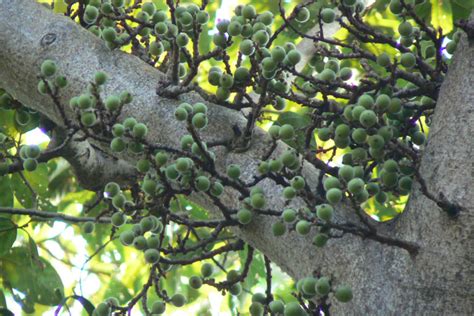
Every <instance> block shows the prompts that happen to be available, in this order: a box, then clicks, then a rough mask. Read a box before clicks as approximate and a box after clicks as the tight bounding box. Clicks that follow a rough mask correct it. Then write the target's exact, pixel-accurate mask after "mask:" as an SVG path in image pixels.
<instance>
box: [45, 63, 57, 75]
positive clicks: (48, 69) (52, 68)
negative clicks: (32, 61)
mask: <svg viewBox="0 0 474 316" xmlns="http://www.w3.org/2000/svg"><path fill="white" fill-rule="evenodd" d="M56 69H57V66H56V63H55V62H54V61H52V60H50V59H47V60H45V61H43V63H42V64H41V74H42V75H43V76H45V77H51V76H53V75H54V74H55V73H56Z"/></svg>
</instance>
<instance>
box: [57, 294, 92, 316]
mask: <svg viewBox="0 0 474 316" xmlns="http://www.w3.org/2000/svg"><path fill="white" fill-rule="evenodd" d="M70 298H72V299H75V300H76V301H78V302H79V303H81V305H82V306H83V307H84V309H85V310H86V312H87V314H88V315H89V316H91V315H92V313H93V312H94V309H95V307H94V305H92V303H91V302H90V301H89V300H88V299H86V298H85V297H83V296H80V295H71V296H68V297H65V298H63V300H62V301H61V303H60V304H59V306H58V308H56V311H55V312H54V315H59V312H60V311H61V309H62V308H63V306H64V304H66V302H67V300H68V299H70Z"/></svg>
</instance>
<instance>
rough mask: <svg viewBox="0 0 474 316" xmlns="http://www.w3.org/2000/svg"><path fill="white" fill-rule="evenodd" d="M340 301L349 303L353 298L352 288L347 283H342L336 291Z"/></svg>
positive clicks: (335, 294)
mask: <svg viewBox="0 0 474 316" xmlns="http://www.w3.org/2000/svg"><path fill="white" fill-rule="evenodd" d="M334 296H336V299H337V300H338V301H339V302H342V303H347V302H349V301H350V300H352V289H351V288H350V287H348V286H346V285H340V286H339V287H338V288H337V289H336V292H335V293H334Z"/></svg>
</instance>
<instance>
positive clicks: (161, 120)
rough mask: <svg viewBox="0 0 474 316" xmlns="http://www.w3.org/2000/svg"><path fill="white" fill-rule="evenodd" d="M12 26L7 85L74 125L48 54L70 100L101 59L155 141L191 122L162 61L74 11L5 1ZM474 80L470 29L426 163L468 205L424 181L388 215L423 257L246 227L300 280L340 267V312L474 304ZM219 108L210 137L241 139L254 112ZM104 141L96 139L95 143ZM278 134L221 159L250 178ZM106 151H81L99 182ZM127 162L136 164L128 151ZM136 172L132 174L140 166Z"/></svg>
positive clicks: (262, 223) (336, 274) (2, 22)
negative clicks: (139, 54) (41, 86)
mask: <svg viewBox="0 0 474 316" xmlns="http://www.w3.org/2000/svg"><path fill="white" fill-rule="evenodd" d="M0 30H1V31H0V43H2V44H1V46H0V86H2V87H3V88H5V89H6V90H7V91H8V92H9V93H11V94H12V95H13V96H14V97H15V98H17V99H18V100H19V101H21V102H22V103H24V104H25V105H26V106H29V107H31V108H34V109H36V110H38V111H40V112H42V113H43V114H45V115H47V116H48V117H49V118H50V119H51V120H53V121H54V122H56V123H57V124H59V125H61V124H62V121H61V117H60V115H59V113H58V112H57V110H56V109H55V107H54V105H53V103H52V101H51V99H50V98H49V97H45V96H41V95H39V93H37V92H36V85H37V77H36V74H37V73H38V71H39V66H40V64H41V62H42V61H43V60H45V59H47V58H49V59H53V60H55V61H56V62H57V63H58V65H59V69H60V72H61V73H62V74H63V75H65V76H66V77H67V78H68V80H69V81H70V82H71V85H70V87H69V88H67V89H66V90H65V92H64V93H62V95H61V98H60V100H61V103H62V104H67V103H68V100H69V98H71V97H72V96H74V95H78V94H80V93H81V92H82V91H83V89H85V87H86V85H87V82H88V80H90V79H92V78H93V75H94V73H95V72H96V71H97V70H103V71H105V72H107V73H108V74H109V76H110V78H111V80H110V83H109V84H107V85H106V86H105V91H104V92H105V94H106V95H108V94H111V93H118V92H120V91H123V90H128V91H130V92H131V93H132V94H133V95H134V96H135V99H134V102H133V103H132V104H131V105H128V106H126V107H125V108H124V111H123V115H122V117H126V116H134V117H136V118H137V119H138V120H140V121H142V122H145V123H146V124H147V125H148V126H149V129H150V135H149V137H148V140H149V141H151V142H153V143H157V144H162V145H167V146H174V147H177V145H178V140H179V138H180V137H181V135H183V134H184V133H185V128H184V126H182V125H181V124H177V123H175V121H174V119H173V109H174V108H175V107H176V106H177V105H178V104H179V103H180V102H181V101H180V100H171V99H164V98H161V97H159V96H157V95H156V92H155V89H156V86H157V83H158V82H159V81H160V79H162V78H163V76H164V75H163V74H162V73H160V72H159V71H157V70H156V69H153V68H151V67H150V66H148V65H146V64H145V63H143V62H142V61H140V60H139V59H138V58H136V57H133V56H130V55H126V54H124V53H122V52H119V51H110V50H109V49H107V48H106V47H105V45H104V44H103V43H102V41H101V40H100V39H98V38H96V37H94V36H93V35H92V34H90V33H88V32H87V31H86V30H84V29H81V28H80V27H79V26H78V25H76V24H75V23H74V22H72V21H70V20H68V19H67V18H65V17H61V16H58V15H54V14H53V13H51V12H50V11H48V10H46V9H45V8H43V7H42V6H40V5H38V4H36V3H35V2H34V1H31V0H9V1H8V0H3V1H0ZM473 86H474V45H471V46H468V45H467V43H466V41H464V40H463V44H461V45H460V47H459V49H458V52H457V53H456V56H455V60H454V63H453V64H452V66H451V69H450V72H449V75H448V77H447V79H446V82H445V83H444V85H443V88H442V91H441V93H440V98H439V102H438V105H437V108H436V113H435V117H434V121H433V123H432V126H431V134H430V137H429V141H428V145H427V146H426V150H425V153H424V155H423V160H422V170H421V171H422V174H423V176H424V177H425V179H426V182H427V184H428V187H429V189H430V190H431V191H432V192H434V193H435V194H438V193H440V192H443V193H444V195H445V196H447V197H448V199H451V200H453V201H456V202H458V203H459V204H460V205H461V206H463V207H464V208H465V209H466V211H465V212H462V213H461V214H460V215H459V217H458V218H456V219H452V218H449V217H448V216H447V215H446V214H445V213H443V212H442V211H441V210H440V209H439V208H437V207H436V205H435V204H434V203H432V202H431V201H430V200H428V199H427V198H425V197H424V196H423V195H422V194H421V192H419V190H418V188H417V187H416V186H415V188H414V189H413V192H412V195H411V198H410V202H409V205H408V209H407V210H406V211H405V212H404V214H403V215H402V216H401V217H400V218H399V219H397V220H395V221H393V222H392V223H388V224H379V225H378V226H379V230H380V231H381V232H382V233H384V234H386V235H389V236H396V237H399V238H401V239H404V240H409V241H413V242H416V243H418V244H419V245H420V246H421V248H420V252H419V254H418V255H416V256H414V257H412V256H410V255H409V254H408V253H407V251H405V250H402V249H399V248H394V247H389V246H386V245H382V244H380V243H378V242H375V241H371V240H363V239H361V238H359V237H355V236H352V235H348V234H347V235H345V236H344V237H343V238H340V239H334V240H331V241H330V242H329V243H328V245H327V246H326V247H325V248H324V249H322V250H320V249H315V248H314V247H313V246H312V245H311V237H307V238H303V237H299V236H297V235H296V234H295V233H291V234H287V235H285V236H284V237H283V238H278V239H276V238H274V237H272V234H271V230H270V227H271V223H272V221H273V220H274V219H272V218H269V217H266V216H262V217H261V218H259V220H257V221H254V223H253V224H252V225H250V226H249V227H248V228H246V229H245V230H243V229H242V230H240V231H239V232H238V233H239V235H240V236H242V237H243V238H244V239H245V240H246V241H248V242H249V243H250V244H252V245H253V246H255V247H256V248H258V249H259V250H261V251H262V252H263V253H265V254H266V255H267V256H269V257H270V258H271V259H272V260H273V261H274V262H276V263H277V264H278V265H279V266H280V267H281V268H282V269H283V270H285V271H286V272H288V273H289V274H290V275H291V276H293V277H294V278H296V279H298V278H301V277H304V276H307V275H311V274H312V273H313V272H314V271H317V272H321V273H322V274H324V275H330V276H332V277H333V278H334V280H335V281H336V283H339V282H345V283H348V284H350V285H351V286H352V287H353V289H354V294H355V296H354V300H353V301H352V302H351V303H349V304H345V305H344V304H338V303H335V304H334V305H333V307H332V312H333V314H334V315H367V314H369V315H400V314H403V315H469V314H473V313H474V302H473V297H474V292H473V288H474V287H473V284H474V277H473V276H474V271H473V266H474V264H473V259H474V258H473V251H472V249H474V244H473V239H474V237H473V234H472V224H473V209H474V189H473V187H474V186H473V178H474V163H473V162H472V156H473V154H474V152H473V151H474V141H473V139H472V135H473V134H474V93H473V91H472V87H473ZM180 99H181V100H187V101H197V100H199V98H198V97H197V95H195V94H186V95H182V96H180ZM209 108H210V115H209V116H210V125H209V127H208V128H207V129H206V131H205V134H204V139H205V140H206V141H209V140H216V139H222V138H226V137H229V138H230V137H232V136H233V133H232V129H231V127H232V125H233V124H237V125H240V126H242V125H243V124H244V123H245V120H244V118H243V117H242V116H241V115H240V114H239V113H238V112H237V111H232V110H229V109H225V108H222V107H219V106H216V105H210V106H209ZM64 110H65V111H66V113H67V115H68V116H69V117H70V118H72V117H73V116H72V113H71V111H70V109H69V107H68V106H64ZM92 145H94V146H99V145H100V144H92ZM92 145H91V144H89V145H87V144H85V145H84V146H90V147H89V149H90V150H94V148H93V147H92ZM268 145H269V139H268V137H267V136H266V135H265V133H264V132H262V131H257V132H256V135H255V138H254V143H253V145H252V147H251V148H250V150H249V151H247V152H245V153H242V154H238V153H231V152H228V151H226V150H225V149H223V148H221V149H220V150H218V152H217V153H216V154H217V161H219V168H223V166H225V165H227V164H228V163H239V164H241V165H242V166H245V169H244V170H243V173H244V175H243V177H244V179H250V178H251V176H252V174H254V172H255V168H256V165H257V163H258V160H259V158H260V157H261V156H262V154H263V153H264V152H265V150H266V149H267V148H268ZM102 149H103V150H104V151H107V150H108V149H107V148H102ZM283 149H284V145H282V144H280V145H279V150H283ZM96 155H97V156H96V157H99V156H100V155H104V157H99V159H93V156H90V155H82V156H81V155H79V156H78V155H76V156H75V157H76V158H77V159H76V160H75V166H76V169H77V172H78V173H79V174H81V175H82V176H83V177H84V182H85V184H86V185H87V184H88V181H91V179H93V180H94V183H92V182H91V183H89V186H90V187H96V184H102V183H100V182H101V181H100V179H98V178H97V177H92V178H90V177H88V176H87V175H88V174H89V175H90V174H91V172H90V171H92V175H94V170H98V169H97V168H101V169H102V172H101V174H106V173H110V172H116V170H117V168H115V167H116V166H114V165H110V166H108V164H104V163H102V164H101V165H100V167H99V165H97V163H96V162H94V161H102V162H103V161H107V160H104V159H113V158H111V157H113V155H111V154H110V153H109V154H104V153H102V152H97V153H96ZM73 156H74V155H73ZM80 157H88V159H89V161H88V163H89V165H87V167H86V168H81V163H84V159H85V158H82V159H81V158H80ZM69 158H70V157H69ZM122 158H123V159H124V160H125V159H126V157H122ZM70 160H71V161H74V160H73V159H70ZM121 163H123V164H125V162H124V161H122V162H121ZM104 168H106V169H104ZM121 169H122V168H121ZM108 170H110V171H108ZM128 170H131V169H128ZM125 174H126V175H127V176H128V175H129V174H128V172H126V173H125ZM305 174H306V175H307V177H308V182H309V184H310V185H311V186H313V187H315V183H316V182H315V179H316V178H317V171H316V169H314V168H312V167H311V166H310V165H309V164H307V165H306V166H305ZM117 176H123V175H117ZM264 189H265V191H266V192H267V193H268V195H269V196H270V197H271V199H272V203H271V204H272V206H273V207H275V208H277V207H279V206H281V198H280V196H281V194H280V192H281V187H278V186H276V185H275V184H272V183H270V182H266V183H265V184H264ZM193 198H194V199H195V200H197V201H200V203H202V204H203V205H204V206H205V207H208V208H209V209H211V210H214V211H216V208H215V207H214V206H213V205H212V203H211V202H210V201H209V200H207V199H205V198H203V197H200V196H195V197H193ZM224 203H225V204H226V205H228V206H230V207H231V208H232V207H233V208H236V207H238V205H237V203H238V200H237V197H236V196H235V194H234V195H233V194H231V192H229V193H228V194H227V195H226V197H225V200H224ZM337 212H338V217H339V218H350V219H351V220H352V221H354V222H356V219H355V218H354V215H353V214H352V215H351V213H352V212H351V211H350V209H348V208H347V207H344V206H340V207H338V209H337Z"/></svg>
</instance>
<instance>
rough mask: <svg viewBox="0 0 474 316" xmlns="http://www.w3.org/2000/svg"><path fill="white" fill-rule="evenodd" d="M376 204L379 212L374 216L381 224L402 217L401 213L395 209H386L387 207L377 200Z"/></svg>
mask: <svg viewBox="0 0 474 316" xmlns="http://www.w3.org/2000/svg"><path fill="white" fill-rule="evenodd" d="M374 204H375V208H376V209H377V211H378V212H377V213H375V214H374V215H375V216H377V217H378V218H379V220H380V221H381V222H385V221H388V220H391V219H393V218H394V217H396V216H398V215H400V213H399V212H398V211H397V209H396V208H394V207H386V206H385V205H383V204H380V203H379V202H377V201H375V200H374Z"/></svg>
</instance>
